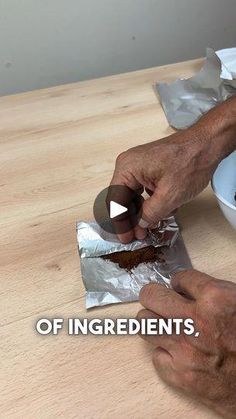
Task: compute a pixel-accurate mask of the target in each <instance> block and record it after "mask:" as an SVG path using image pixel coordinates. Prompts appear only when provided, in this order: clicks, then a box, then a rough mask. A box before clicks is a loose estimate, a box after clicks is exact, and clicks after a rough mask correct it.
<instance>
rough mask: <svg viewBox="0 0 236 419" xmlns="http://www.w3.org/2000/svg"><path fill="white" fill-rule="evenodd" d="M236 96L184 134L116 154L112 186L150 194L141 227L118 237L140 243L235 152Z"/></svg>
mask: <svg viewBox="0 0 236 419" xmlns="http://www.w3.org/2000/svg"><path fill="white" fill-rule="evenodd" d="M235 130H236V97H233V98H231V99H229V100H228V101H226V102H225V103H223V104H222V105H220V106H217V107H216V108H215V109H213V110H211V111H210V112H209V113H208V114H206V115H205V116H204V117H202V118H201V119H200V121H199V122H198V123H197V124H195V125H194V126H193V127H191V128H189V129H188V130H185V131H182V132H178V133H176V134H173V135H171V136H169V137H167V138H164V139H162V140H159V141H154V142H152V143H148V144H144V145H141V146H138V147H135V148H131V149H130V150H128V151H126V152H124V153H122V154H120V155H119V156H118V158H117V161H116V167H115V171H114V175H113V178H112V181H111V185H125V186H128V187H129V188H130V189H132V190H135V191H137V192H139V193H142V192H143V189H144V188H145V189H146V190H147V192H148V193H149V195H150V198H149V199H147V200H146V201H145V202H144V204H143V212H142V220H141V221H140V225H139V226H138V227H136V228H135V229H134V231H129V232H128V233H127V234H124V235H122V236H121V237H120V239H121V241H123V242H125V243H127V242H130V241H132V240H133V239H134V238H135V237H136V238H137V239H143V238H144V237H145V233H146V232H145V228H147V227H152V225H155V224H156V223H157V222H158V221H159V220H161V219H163V218H165V217H168V215H169V214H170V213H172V212H173V211H174V210H175V209H176V208H178V207H180V206H181V205H183V204H184V203H186V202H187V201H189V200H191V199H192V198H194V197H195V196H196V195H197V194H199V193H200V192H201V191H202V190H203V189H204V188H205V187H206V186H207V185H208V183H209V181H210V179H211V177H212V175H213V173H214V171H215V169H216V167H217V165H218V164H219V162H220V161H221V160H222V159H223V158H224V157H226V156H227V155H228V154H230V153H231V152H232V151H233V150H234V149H235V148H236V136H235Z"/></svg>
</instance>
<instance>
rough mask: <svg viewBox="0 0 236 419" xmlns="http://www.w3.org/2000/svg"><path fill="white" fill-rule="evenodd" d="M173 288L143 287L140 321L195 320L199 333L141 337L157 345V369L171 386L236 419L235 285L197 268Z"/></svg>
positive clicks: (177, 279) (180, 277)
mask: <svg viewBox="0 0 236 419" xmlns="http://www.w3.org/2000/svg"><path fill="white" fill-rule="evenodd" d="M172 285H173V288H174V290H169V289H167V288H165V287H163V286H161V285H158V284H149V285H147V286H145V287H144V288H143V289H142V290H141V293H140V302H141V304H142V305H143V306H144V307H145V308H146V309H145V310H142V311H140V312H139V313H138V318H139V319H142V318H153V317H154V318H160V317H161V318H191V319H193V320H194V324H195V330H196V331H198V332H200V335H199V337H193V336H186V335H184V334H181V335H177V336H176V335H173V336H168V335H163V336H147V335H146V336H143V337H144V338H145V339H146V340H147V341H148V342H150V343H151V344H153V345H154V347H156V349H155V350H154V353H153V362H154V365H155V367H156V369H157V371H158V373H159V374H160V376H161V377H162V378H163V380H164V381H166V382H167V383H168V384H170V385H173V386H175V387H176V388H178V389H181V390H183V391H184V392H186V393H188V394H190V395H192V396H194V397H197V398H198V399H199V400H200V401H202V402H203V403H205V404H207V405H208V406H209V407H211V408H213V409H214V410H215V411H216V412H218V413H219V414H221V415H222V416H223V417H224V418H236V285H235V284H233V283H231V282H227V281H221V280H218V279H215V278H212V277H210V276H208V275H206V274H203V273H200V272H198V271H194V270H193V271H185V272H181V273H178V274H176V275H175V277H174V278H173V280H172Z"/></svg>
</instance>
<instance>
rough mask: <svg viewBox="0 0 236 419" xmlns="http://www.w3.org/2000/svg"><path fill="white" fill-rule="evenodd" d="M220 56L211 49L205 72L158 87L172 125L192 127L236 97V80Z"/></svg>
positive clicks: (208, 52)
mask: <svg viewBox="0 0 236 419" xmlns="http://www.w3.org/2000/svg"><path fill="white" fill-rule="evenodd" d="M219 53H220V51H219V52H218V54H219ZM220 55H221V54H219V56H220ZM219 56H218V55H217V53H215V51H214V50H213V49H210V48H208V49H207V56H206V60H205V63H204V65H203V67H202V69H201V70H200V71H199V72H198V73H197V74H195V75H194V76H193V77H191V78H190V79H179V80H176V81H174V82H173V83H169V84H168V83H157V84H156V85H155V86H154V89H155V91H156V92H157V93H158V95H159V98H160V101H161V104H162V107H163V110H164V112H165V115H166V118H167V120H168V122H169V124H170V126H172V127H174V128H176V129H185V128H188V127H190V126H191V125H193V124H194V123H195V122H196V121H197V120H198V119H199V118H200V117H201V116H202V115H203V114H204V113H206V112H208V111H209V110H210V109H211V108H213V107H214V106H216V105H217V104H218V103H221V102H223V101H224V100H226V99H228V98H229V97H230V96H232V95H234V94H236V79H234V78H233V75H232V74H231V72H230V71H229V70H228V69H227V68H226V67H225V64H224V63H223V62H222V61H221V60H220V58H219ZM235 58H236V57H235Z"/></svg>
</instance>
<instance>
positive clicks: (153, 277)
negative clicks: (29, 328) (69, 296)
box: [76, 217, 192, 309]
mask: <svg viewBox="0 0 236 419" xmlns="http://www.w3.org/2000/svg"><path fill="white" fill-rule="evenodd" d="M76 229H77V242H78V249H79V254H80V258H81V259H80V260H81V272H82V279H83V283H84V286H85V289H86V308H87V309H89V308H92V307H95V306H104V305H106V304H112V303H121V302H130V301H137V300H138V299H139V293H140V290H141V288H142V287H143V286H144V285H146V284H148V283H150V282H157V283H160V284H163V285H165V286H166V287H170V286H171V284H170V282H171V275H173V273H176V272H179V271H181V270H186V269H191V268H192V265H191V261H190V259H189V256H188V254H187V251H186V248H185V245H184V242H183V239H182V236H181V234H180V232H179V227H178V225H177V223H176V221H175V218H174V217H171V218H169V219H167V220H164V221H162V222H160V223H159V226H158V229H155V230H149V231H148V235H147V237H146V239H145V240H142V241H140V240H135V241H133V242H132V243H129V244H122V243H120V242H119V241H118V239H117V238H116V236H115V235H113V234H110V233H107V232H106V231H104V230H103V229H102V228H101V227H100V226H99V225H98V224H97V223H96V222H89V223H86V222H79V223H77V225H76ZM148 246H154V247H158V248H161V253H162V256H163V257H162V258H161V260H159V259H157V260H155V261H154V262H147V263H146V262H145V263H140V264H139V265H138V266H136V267H134V268H132V269H130V270H127V269H123V268H121V267H120V266H119V264H118V263H114V262H112V261H110V260H105V259H104V258H103V257H102V256H105V255H110V254H113V253H117V252H121V251H135V250H138V249H142V248H143V249H144V248H146V247H148Z"/></svg>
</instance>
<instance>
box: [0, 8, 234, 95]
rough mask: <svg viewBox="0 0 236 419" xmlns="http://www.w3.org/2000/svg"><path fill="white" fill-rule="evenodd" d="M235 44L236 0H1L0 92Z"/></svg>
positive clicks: (117, 70) (142, 65)
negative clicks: (207, 47)
mask: <svg viewBox="0 0 236 419" xmlns="http://www.w3.org/2000/svg"><path fill="white" fill-rule="evenodd" d="M206 46H210V47H213V48H216V49H219V48H223V47H230V46H236V1H235V0H0V94H1V95H3V94H9V93H14V92H21V91H25V90H31V89H35V88H40V87H46V86H52V85H57V84H62V83H67V82H71V81H77V80H84V79H89V78H93V77H99V76H103V75H108V74H114V73H120V72H125V71H130V70H135V69H141V68H146V67H151V66H156V65H161V64H166V63H172V62H177V61H181V60H185V59H190V58H195V57H199V56H202V55H204V53H205V48H206Z"/></svg>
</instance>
